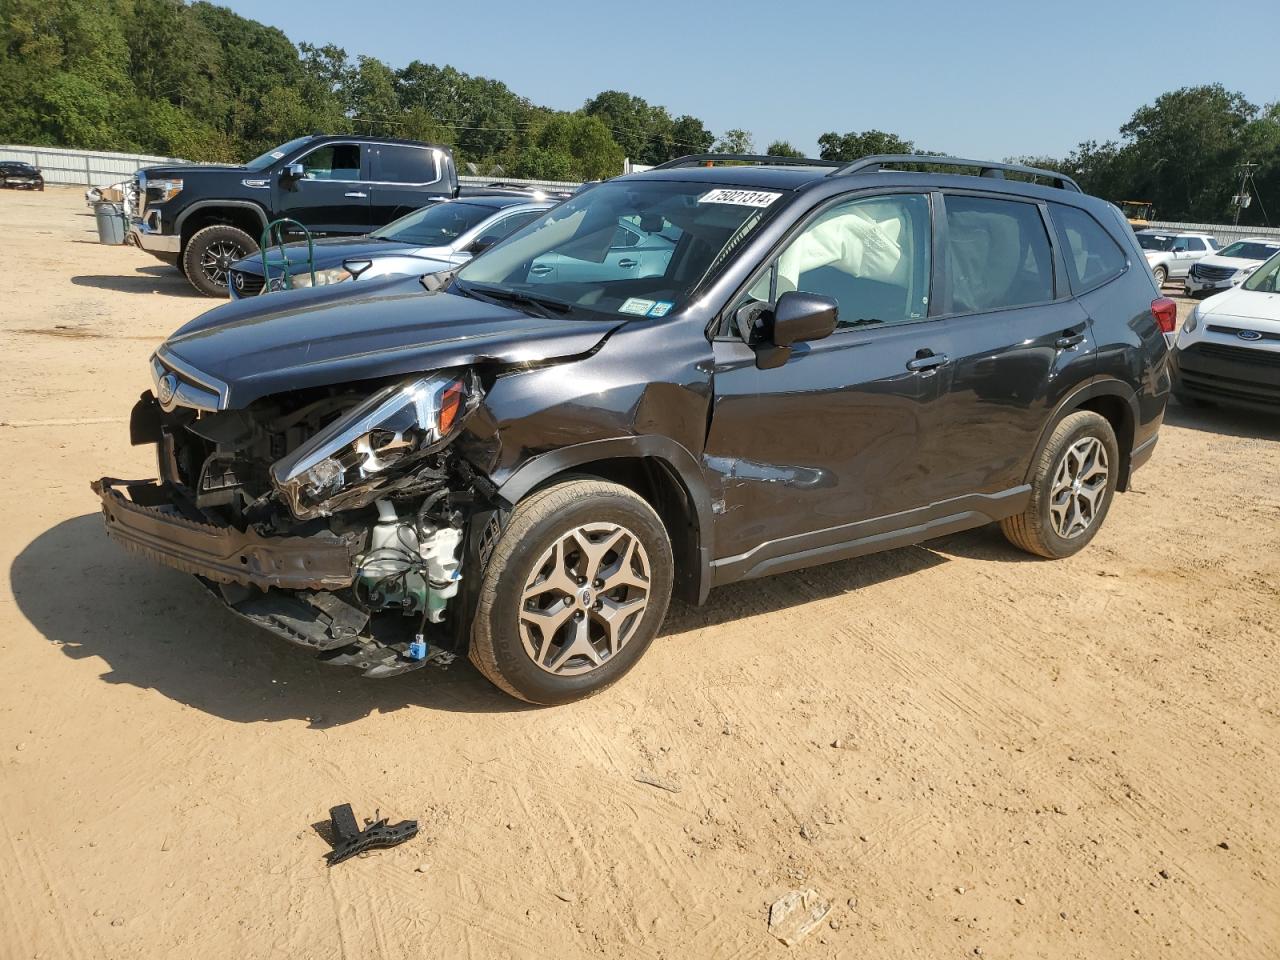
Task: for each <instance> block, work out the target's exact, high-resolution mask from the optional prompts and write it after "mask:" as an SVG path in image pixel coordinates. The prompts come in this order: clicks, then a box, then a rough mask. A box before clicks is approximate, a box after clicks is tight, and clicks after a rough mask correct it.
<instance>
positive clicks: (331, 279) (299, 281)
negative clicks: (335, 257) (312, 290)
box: [289, 267, 351, 289]
mask: <svg viewBox="0 0 1280 960" xmlns="http://www.w3.org/2000/svg"><path fill="white" fill-rule="evenodd" d="M350 279H351V271H350V270H348V269H347V268H346V267H330V268H329V269H328V270H317V271H316V280H315V283H314V284H312V282H311V271H310V270H303V271H301V272H300V273H296V274H294V275H293V276H292V277H290V278H289V282H290V283H291V284H292V285H293V287H294V288H295V289H297V288H298V287H310V286H317V287H323V286H325V285H327V284H330V283H341V282H342V281H343V280H350Z"/></svg>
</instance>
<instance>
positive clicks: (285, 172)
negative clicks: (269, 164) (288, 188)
mask: <svg viewBox="0 0 1280 960" xmlns="http://www.w3.org/2000/svg"><path fill="white" fill-rule="evenodd" d="M305 173H306V170H305V168H304V167H303V166H302V164H300V163H286V164H285V165H284V168H283V169H282V170H281V171H280V176H282V177H288V178H289V179H290V180H301V179H302V177H303V175H304V174H305Z"/></svg>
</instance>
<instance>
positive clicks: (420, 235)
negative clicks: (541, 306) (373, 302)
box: [231, 193, 555, 300]
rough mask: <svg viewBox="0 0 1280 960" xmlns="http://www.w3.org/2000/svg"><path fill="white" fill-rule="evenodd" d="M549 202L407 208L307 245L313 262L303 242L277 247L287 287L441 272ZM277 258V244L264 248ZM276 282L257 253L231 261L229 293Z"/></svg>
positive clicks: (526, 198) (484, 200) (503, 200)
mask: <svg viewBox="0 0 1280 960" xmlns="http://www.w3.org/2000/svg"><path fill="white" fill-rule="evenodd" d="M554 205H555V204H554V203H553V202H552V201H550V200H536V199H533V196H532V195H531V194H529V193H525V194H524V195H523V196H520V195H507V196H496V197H466V198H464V199H461V200H441V201H438V202H436V203H433V204H429V205H428V206H425V207H423V208H422V209H420V210H415V211H414V212H413V213H410V214H408V215H406V216H403V217H401V218H400V219H399V220H394V221H392V222H391V223H389V224H387V225H386V226H385V227H380V228H379V229H377V230H375V231H373V233H370V234H368V235H367V236H363V237H330V238H327V239H324V240H317V241H316V242H315V244H314V248H313V250H314V261H313V262H311V261H309V259H308V256H309V253H308V247H307V244H306V243H291V244H287V245H285V247H284V254H283V255H284V257H285V258H286V259H287V260H288V261H289V265H290V284H291V289H297V288H302V287H309V286H312V285H313V281H312V275H311V270H310V269H309V267H310V266H314V268H315V280H314V283H315V284H316V285H323V284H330V283H342V282H343V281H345V280H373V279H375V278H380V277H391V276H417V277H420V276H422V275H423V274H427V273H437V272H439V271H441V270H449V269H452V268H453V267H456V266H459V265H460V264H463V263H466V261H467V260H469V259H471V257H473V256H475V255H476V254H477V253H480V252H481V251H483V250H487V249H488V248H489V247H491V246H493V245H494V244H495V243H497V242H498V241H499V240H501V239H503V238H504V237H506V236H507V235H508V234H511V233H514V232H515V231H516V230H518V229H519V228H520V227H523V226H524V225H525V224H526V223H528V222H529V221H531V220H533V219H534V218H535V217H537V216H538V215H539V214H540V213H542V212H543V211H544V210H547V209H549V208H550V207H552V206H554ZM270 253H271V257H272V259H273V260H279V259H280V257H281V253H280V252H279V251H278V250H274V249H273V250H272V251H270ZM283 287H284V268H283V265H278V266H274V267H272V270H271V280H270V283H269V284H268V282H267V279H266V271H265V270H264V269H263V266H262V254H261V253H260V252H259V253H255V254H253V255H252V256H249V257H245V259H243V260H238V261H236V262H235V263H233V264H232V265H231V297H232V299H235V300H238V299H240V298H241V297H248V296H254V295H256V294H259V293H262V292H263V290H264V289H265V290H267V291H268V292H271V291H275V290H280V289H282V288H283Z"/></svg>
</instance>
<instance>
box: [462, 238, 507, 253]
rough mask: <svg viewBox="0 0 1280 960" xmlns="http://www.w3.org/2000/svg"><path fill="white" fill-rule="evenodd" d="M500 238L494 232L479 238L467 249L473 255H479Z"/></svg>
mask: <svg viewBox="0 0 1280 960" xmlns="http://www.w3.org/2000/svg"><path fill="white" fill-rule="evenodd" d="M500 239H502V238H501V237H495V236H493V235H492V234H491V235H489V236H487V237H480V238H479V239H478V240H475V241H474V242H473V243H472V244H471V246H469V247H467V250H468V251H470V253H471V254H472V255H473V256H478V255H479V254H482V253H484V252H485V251H486V250H488V249H489V248H490V247H492V246H493V245H494V244H495V243H497V242H498V241H499V240H500Z"/></svg>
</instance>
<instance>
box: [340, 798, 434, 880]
mask: <svg viewBox="0 0 1280 960" xmlns="http://www.w3.org/2000/svg"><path fill="white" fill-rule="evenodd" d="M329 826H330V829H332V831H333V849H332V850H330V851H329V852H328V853H327V854H325V859H326V860H328V861H329V866H331V867H332V866H334V865H335V864H339V863H341V862H342V861H343V860H348V859H350V858H351V857H354V856H356V855H357V854H359V853H363V852H364V851H365V850H374V849H382V848H385V847H394V846H397V845H399V844H401V843H404V842H405V841H406V840H411V839H413V838H414V837H416V836H417V835H418V821H417V820H402V821H401V822H400V823H397V824H395V825H394V826H390V825H388V823H387V818H386V817H383V818H381V819H379V820H375V821H374V822H373V823H371V824H369V826H367V827H365V828H364V829H363V830H361V829H360V824H359V823H357V822H356V815H355V811H353V810H352V809H351V804H349V803H343V804H340V805H338V806H336V807H331V808H330V809H329Z"/></svg>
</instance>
